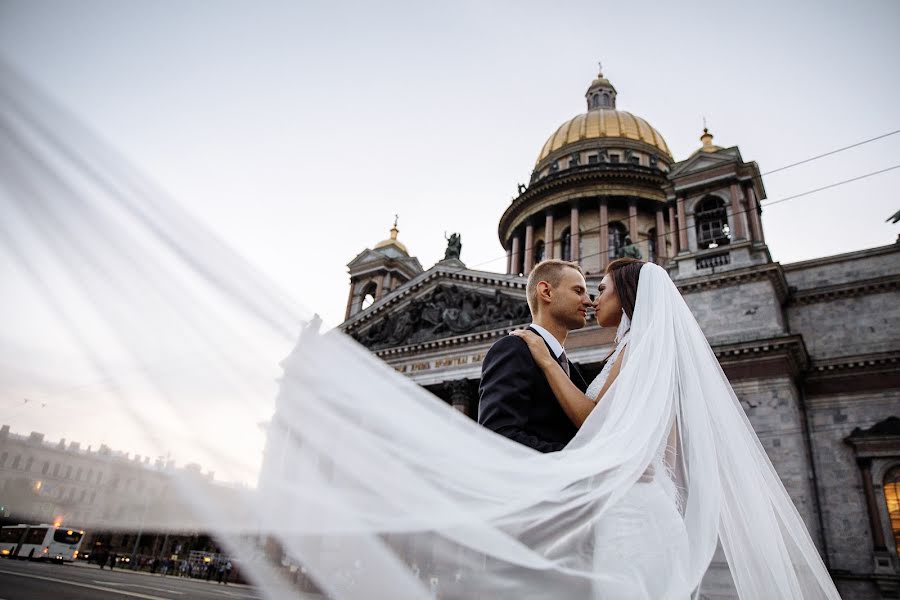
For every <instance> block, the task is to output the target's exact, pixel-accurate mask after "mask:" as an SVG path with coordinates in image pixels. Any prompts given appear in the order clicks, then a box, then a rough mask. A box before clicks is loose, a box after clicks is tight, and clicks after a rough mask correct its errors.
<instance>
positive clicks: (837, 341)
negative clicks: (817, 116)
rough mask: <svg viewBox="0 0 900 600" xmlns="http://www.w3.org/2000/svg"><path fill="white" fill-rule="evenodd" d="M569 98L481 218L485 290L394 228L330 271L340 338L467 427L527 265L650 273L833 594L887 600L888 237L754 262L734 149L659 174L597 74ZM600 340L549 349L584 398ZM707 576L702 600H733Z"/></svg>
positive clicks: (720, 581)
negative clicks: (495, 205)
mask: <svg viewBox="0 0 900 600" xmlns="http://www.w3.org/2000/svg"><path fill="white" fill-rule="evenodd" d="M585 99H586V111H585V112H584V113H582V114H579V115H576V116H575V117H573V118H572V119H569V120H568V121H566V122H565V123H563V124H562V125H561V126H560V127H559V128H558V129H557V130H556V131H555V132H553V133H552V134H551V135H550V137H549V138H548V139H547V141H546V142H545V143H544V145H543V146H542V147H541V148H540V151H539V152H538V156H537V161H536V162H535V165H534V169H533V172H532V174H531V178H530V181H529V183H528V185H527V186H525V185H520V186H519V192H518V195H517V196H516V197H515V198H514V199H513V200H512V203H511V204H509V205H508V206H507V207H506V210H505V211H504V212H503V214H502V216H501V217H500V221H499V224H498V231H497V233H498V237H499V241H500V243H501V244H502V246H503V247H504V248H505V249H506V256H507V263H506V272H505V273H495V272H487V271H479V270H474V269H469V268H467V267H466V265H465V263H464V262H462V260H461V258H460V256H461V252H460V250H461V240H460V236H459V235H457V234H454V236H453V237H451V238H450V239H449V240H448V246H447V252H446V255H445V258H444V259H443V260H441V261H439V262H438V263H437V264H435V265H433V266H432V267H430V268H428V269H425V268H423V267H422V265H421V264H420V263H419V261H418V259H417V258H416V257H415V256H413V255H411V254H410V251H409V249H408V248H407V247H406V246H404V245H403V243H402V242H400V240H399V237H398V236H399V230H398V228H397V224H396V222H395V224H394V227H393V228H392V229H391V231H390V237H389V238H388V239H386V240H384V241H382V242H380V243H378V244H375V245H374V246H373V247H372V248H367V249H365V250H363V251H362V252H361V253H360V254H359V255H357V256H356V257H355V258H354V259H353V260H352V261H351V262H350V263H349V265H348V268H349V275H350V292H349V298H348V300H347V309H346V318H345V321H344V323H343V324H342V325H341V326H340V328H341V329H342V330H343V331H345V332H346V333H347V334H349V335H351V336H352V337H353V338H354V339H356V340H357V341H359V342H360V343H361V344H363V345H365V346H366V347H367V348H369V349H370V350H371V351H372V352H373V353H374V354H376V355H377V356H378V357H380V358H381V359H382V360H384V361H385V362H387V363H388V364H389V365H391V366H393V367H394V368H395V369H396V370H397V371H398V372H401V373H403V374H405V375H407V376H408V377H410V378H411V379H412V380H413V381H415V382H416V383H418V384H419V385H421V386H423V387H425V388H427V389H428V390H429V391H431V392H432V393H434V394H435V395H436V396H438V397H440V398H441V399H443V400H444V401H446V402H447V403H448V404H450V405H452V406H453V407H454V408H456V409H458V410H459V411H461V412H463V413H464V414H466V415H469V416H470V417H472V418H475V415H476V410H477V404H478V397H477V390H478V381H479V377H480V374H481V362H482V359H483V358H484V355H485V353H486V352H487V350H488V348H490V346H491V344H492V343H493V342H495V341H496V340H497V339H498V338H500V337H502V336H505V335H507V333H508V332H509V331H510V330H512V329H516V328H519V327H522V326H523V325H525V324H527V323H528V322H529V321H530V316H529V311H528V306H527V304H526V301H525V282H526V276H527V274H528V273H529V271H530V270H531V268H532V267H533V266H534V265H535V264H537V263H538V262H540V261H541V260H543V259H545V258H562V259H566V260H572V261H576V262H578V263H579V264H580V265H581V266H582V268H583V270H584V271H585V275H586V278H587V281H588V286H589V288H591V289H596V284H597V283H598V282H599V280H600V278H601V277H602V273H603V271H604V269H605V267H606V265H607V264H608V263H609V261H610V260H613V259H615V258H617V257H621V256H633V257H640V258H643V259H644V260H649V261H653V262H655V263H657V264H659V265H661V266H663V267H665V268H666V269H667V270H668V272H669V274H670V276H671V278H672V280H673V281H674V282H675V283H676V285H677V286H678V288H679V290H680V291H681V293H682V295H683V296H684V299H685V301H686V302H687V304H688V305H689V307H690V308H691V310H692V312H693V313H694V315H695V316H696V318H697V320H698V321H699V323H700V326H701V327H702V329H703V331H704V333H705V334H706V336H707V339H708V340H709V342H710V344H711V346H712V347H713V350H714V351H715V353H716V356H717V357H718V359H719V362H720V363H721V365H722V367H723V369H724V371H725V373H726V374H727V375H728V377H729V379H730V381H731V383H732V385H733V387H734V390H735V392H736V394H737V396H738V398H739V399H740V401H741V404H742V406H743V408H744V410H745V412H746V414H747V416H748V418H749V419H750V421H751V423H752V425H753V427H754V429H755V430H756V433H757V435H758V436H759V439H760V441H761V442H762V444H763V446H764V447H765V449H766V451H767V453H768V455H769V457H770V459H771V460H772V463H773V464H774V466H775V468H776V470H777V471H778V474H779V475H780V477H781V480H782V482H783V483H784V485H785V487H786V488H787V490H788V492H789V493H790V495H791V497H792V499H793V501H794V504H795V505H796V507H797V509H798V511H799V512H800V514H801V516H802V517H803V519H804V521H805V522H806V525H807V527H808V529H809V531H810V532H811V535H812V537H813V539H814V540H815V542H816V544H817V546H818V547H819V550H820V552H821V554H822V556H823V558H824V561H825V564H826V565H827V567H828V568H829V570H830V572H831V574H832V576H833V578H834V580H835V582H836V584H837V586H838V589H839V590H840V592H841V594H842V596H843V597H844V598H848V599H849V598H854V599H859V600H875V599H882V598H900V561H898V546H900V334H898V331H900V302H898V294H897V290H898V284H900V239H898V242H897V243H894V244H891V245H888V246H881V247H875V248H869V249H866V250H861V251H856V252H850V253H846V254H839V255H834V256H825V257H821V258H817V259H813V260H806V261H802V262H796V263H791V264H781V263H779V262H777V261H773V259H772V256H771V254H770V252H769V248H768V246H767V245H766V238H765V230H764V223H763V218H762V216H763V211H762V205H761V201H762V200H764V199H765V198H766V191H765V187H764V182H763V179H762V176H761V174H760V171H759V167H758V166H757V164H756V163H755V162H753V161H750V162H745V161H744V159H743V157H742V156H741V152H740V150H739V148H738V147H736V146H735V147H731V148H722V147H719V146H717V145H715V144H714V142H713V135H712V134H711V133H710V132H709V131H707V130H706V129H704V130H703V134H702V135H701V136H700V142H701V144H700V146H699V147H698V148H697V149H696V151H695V152H693V153H692V154H691V155H690V156H687V157H685V158H684V159H683V160H680V161H676V160H675V158H674V157H673V156H672V154H671V152H670V151H669V148H668V146H667V144H666V141H665V139H664V138H663V136H662V135H661V134H660V133H659V131H657V130H656V129H655V128H654V127H653V126H652V125H651V124H650V123H648V122H647V121H646V120H644V119H642V118H641V117H639V116H637V115H633V114H631V113H629V112H627V111H624V110H620V109H618V108H617V91H616V88H615V87H614V86H613V85H612V83H610V81H609V80H608V79H606V78H605V77H604V76H603V74H602V73H600V74H598V76H597V78H596V79H594V80H593V81H592V82H591V84H590V86H589V87H588V89H587V92H586V93H585ZM613 336H614V332H613V331H609V330H606V329H602V328H600V327H597V326H596V325H594V326H591V325H590V324H589V326H588V327H585V328H584V329H582V330H579V331H575V332H572V333H571V334H570V335H569V338H568V341H567V343H566V352H567V355H568V356H569V359H570V360H572V361H573V362H575V363H577V364H578V366H579V368H580V369H581V371H582V372H583V373H584V374H585V376H586V378H588V380H589V381H590V379H592V378H593V377H594V376H595V375H596V374H597V373H598V372H599V371H600V369H601V368H602V366H603V360H604V358H605V357H606V356H607V354H608V353H609V352H610V350H611V349H612V346H613ZM723 560H724V557H723V556H721V553H720V555H718V556H717V558H716V560H715V561H714V563H713V565H712V567H711V568H710V570H709V572H708V573H707V576H706V579H705V581H704V586H703V588H702V597H704V598H708V599H719V598H723V599H724V598H732V597H734V596H733V591H732V586H731V582H730V578H729V576H728V575H727V572H726V571H725V570H724V569H723V568H722V566H721V565H722V561H723Z"/></svg>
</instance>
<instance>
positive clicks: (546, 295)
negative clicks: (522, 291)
mask: <svg viewBox="0 0 900 600" xmlns="http://www.w3.org/2000/svg"><path fill="white" fill-rule="evenodd" d="M537 298H538V302H539V303H546V304H549V303H550V302H551V301H552V299H553V288H552V286H551V285H550V284H549V283H547V282H546V281H538V284H537Z"/></svg>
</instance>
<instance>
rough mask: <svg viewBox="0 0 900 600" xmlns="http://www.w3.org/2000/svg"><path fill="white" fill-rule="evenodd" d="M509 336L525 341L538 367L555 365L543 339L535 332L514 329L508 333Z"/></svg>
mask: <svg viewBox="0 0 900 600" xmlns="http://www.w3.org/2000/svg"><path fill="white" fill-rule="evenodd" d="M509 335H514V336H516V337H517V338H521V339H523V340H525V343H526V344H528V349H529V350H530V351H531V356H533V357H534V360H535V362H537V363H538V365H539V366H541V367H546V366H550V365H554V364H556V361H555V360H554V359H553V356H551V355H550V350H549V348H547V344H546V343H545V342H544V338H542V337H541V336H539V335H538V334H536V333H535V332H533V331H531V330H529V329H516V330H515V331H510V332H509Z"/></svg>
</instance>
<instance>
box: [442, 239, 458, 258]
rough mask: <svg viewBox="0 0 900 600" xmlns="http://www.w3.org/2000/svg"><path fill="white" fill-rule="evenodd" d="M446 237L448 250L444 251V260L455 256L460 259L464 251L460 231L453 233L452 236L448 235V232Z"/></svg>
mask: <svg viewBox="0 0 900 600" xmlns="http://www.w3.org/2000/svg"><path fill="white" fill-rule="evenodd" d="M444 239H446V240H447V250H445V251H444V260H447V259H450V258H455V259H456V260H459V255H460V253H461V252H462V238H461V237H460V235H459V234H458V233H451V234H450V237H449V238H448V237H447V234H444Z"/></svg>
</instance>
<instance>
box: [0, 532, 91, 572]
mask: <svg viewBox="0 0 900 600" xmlns="http://www.w3.org/2000/svg"><path fill="white" fill-rule="evenodd" d="M83 538H84V532H83V531H80V530H77V529H68V528H66V527H57V526H56V525H47V524H43V523H42V524H41V525H25V524H19V525H9V526H7V527H3V528H0V556H5V557H9V558H20V559H31V560H52V561H55V562H71V561H73V560H75V559H76V558H78V550H79V548H81V541H82V539H83Z"/></svg>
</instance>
